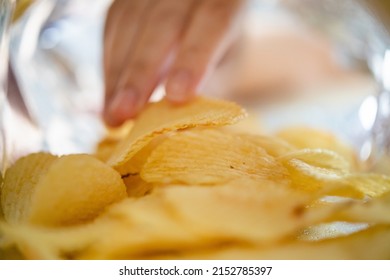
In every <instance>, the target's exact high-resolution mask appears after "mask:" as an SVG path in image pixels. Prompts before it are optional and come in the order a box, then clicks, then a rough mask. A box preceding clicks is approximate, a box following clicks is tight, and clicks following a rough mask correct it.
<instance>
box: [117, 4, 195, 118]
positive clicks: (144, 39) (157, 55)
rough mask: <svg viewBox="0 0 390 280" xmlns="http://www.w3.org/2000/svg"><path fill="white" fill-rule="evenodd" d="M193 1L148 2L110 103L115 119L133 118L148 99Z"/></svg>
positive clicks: (159, 77)
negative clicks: (145, 14) (135, 39)
mask: <svg viewBox="0 0 390 280" xmlns="http://www.w3.org/2000/svg"><path fill="white" fill-rule="evenodd" d="M192 3H193V1H192V0H164V1H155V2H153V5H149V7H148V9H149V10H148V14H147V16H146V18H145V25H144V26H143V28H142V29H141V30H140V33H139V34H138V36H137V45H136V47H135V49H134V52H133V53H132V54H131V56H130V57H128V60H127V64H126V69H124V71H123V72H122V74H121V78H120V81H119V83H118V88H117V92H116V93H115V97H114V102H113V103H112V104H111V105H112V107H110V113H111V116H110V118H111V121H112V122H113V123H115V124H116V123H118V124H120V123H122V122H123V121H125V120H126V119H129V118H133V117H134V116H135V115H137V113H138V112H139V111H140V110H141V109H142V108H143V107H144V105H145V104H146V102H147V101H148V99H149V97H150V95H151V94H152V92H153V90H154V89H155V87H156V86H157V84H158V82H159V81H160V79H161V75H162V69H163V66H164V64H165V63H166V60H167V58H168V57H169V54H170V53H171V51H172V49H173V47H174V45H175V42H176V41H177V40H178V38H179V37H180V34H181V32H182V30H183V27H184V25H185V23H186V20H187V16H188V13H189V11H190V8H191V5H192Z"/></svg>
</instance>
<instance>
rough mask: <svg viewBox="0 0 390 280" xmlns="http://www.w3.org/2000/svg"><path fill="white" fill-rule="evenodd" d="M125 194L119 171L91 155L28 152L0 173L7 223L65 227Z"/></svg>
mask: <svg viewBox="0 0 390 280" xmlns="http://www.w3.org/2000/svg"><path fill="white" fill-rule="evenodd" d="M125 196H126V189H125V186H124V184H123V181H122V180H121V177H120V175H119V173H118V172H116V171H115V170H113V169H112V168H111V167H109V166H107V165H105V164H104V163H102V162H100V161H99V160H97V159H96V158H94V157H92V156H89V155H81V154H80V155H68V156H63V157H60V158H56V157H55V156H51V155H49V154H31V155H29V156H27V157H25V158H22V159H21V160H19V161H18V162H16V164H15V165H13V166H12V167H10V168H9V169H8V170H7V171H6V174H5V182H4V185H3V189H2V208H3V211H4V215H5V218H6V220H7V221H8V222H10V223H19V222H30V223H34V224H41V225H65V224H72V223H77V222H80V221H84V220H88V219H91V218H94V217H95V216H96V215H97V214H99V213H100V212H101V211H102V210H103V209H104V208H105V207H106V206H107V205H109V204H111V203H113V202H116V201H119V200H121V199H123V198H124V197H125Z"/></svg>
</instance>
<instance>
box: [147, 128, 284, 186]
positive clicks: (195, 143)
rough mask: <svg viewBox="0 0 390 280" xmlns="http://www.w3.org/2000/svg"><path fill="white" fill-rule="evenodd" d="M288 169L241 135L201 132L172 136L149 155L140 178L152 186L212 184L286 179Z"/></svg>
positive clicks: (215, 131) (214, 131) (195, 131)
mask: <svg viewBox="0 0 390 280" xmlns="http://www.w3.org/2000/svg"><path fill="white" fill-rule="evenodd" d="M287 176H288V174H287V170H286V169H285V168H284V167H283V165H282V164H280V163H279V162H277V161H276V160H275V159H274V158H273V157H272V156H270V155H268V154H267V152H266V151H265V150H264V149H263V148H261V147H259V146H258V145H255V144H253V143H252V142H251V141H245V139H242V138H241V137H240V136H239V135H235V134H229V133H226V132H223V131H218V130H211V129H202V130H194V131H185V132H182V133H178V134H176V135H173V136H171V137H169V138H168V139H167V140H165V141H164V142H163V143H162V144H160V145H159V146H157V147H156V149H155V150H154V151H153V152H152V154H151V155H150V156H149V158H148V160H147V162H146V164H145V165H144V168H143V169H142V171H141V178H142V179H144V180H145V181H146V182H150V183H162V184H172V183H173V184H176V183H177V184H189V185H198V184H200V185H213V184H221V183H225V182H229V181H230V180H234V179H239V178H252V179H255V180H256V179H260V180H261V179H271V180H276V181H280V180H287V179H286V178H287Z"/></svg>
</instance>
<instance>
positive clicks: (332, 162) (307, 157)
mask: <svg viewBox="0 0 390 280" xmlns="http://www.w3.org/2000/svg"><path fill="white" fill-rule="evenodd" d="M279 159H280V160H281V161H283V162H287V163H288V164H290V165H292V166H297V167H298V168H300V167H301V165H300V162H303V163H305V165H302V171H303V172H307V173H308V174H309V175H310V174H311V170H310V169H307V170H305V169H306V167H305V166H307V165H310V166H313V167H318V168H320V169H321V170H323V171H324V176H327V174H329V175H330V176H331V177H333V176H334V175H335V176H336V177H340V176H343V175H345V174H346V173H348V172H349V171H350V165H349V163H348V161H346V160H345V159H344V158H343V157H342V156H340V155H339V154H337V153H335V152H333V151H331V150H325V149H302V150H298V151H293V152H290V153H288V154H285V155H283V156H280V157H279ZM315 173H317V172H315ZM333 174H334V175H333ZM313 175H318V176H321V174H313Z"/></svg>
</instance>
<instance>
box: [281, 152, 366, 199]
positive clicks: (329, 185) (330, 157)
mask: <svg viewBox="0 0 390 280" xmlns="http://www.w3.org/2000/svg"><path fill="white" fill-rule="evenodd" d="M278 160H279V161H280V162H281V163H282V164H283V165H284V166H285V167H286V168H287V169H288V170H289V173H290V177H291V185H292V186H293V187H294V188H297V189H300V190H305V191H309V192H317V191H321V192H323V193H324V195H325V194H326V195H342V196H351V197H354V198H362V197H363V196H364V195H363V194H362V192H361V191H359V190H357V189H356V188H355V187H353V186H349V185H343V186H342V187H341V186H340V187H337V186H336V185H334V184H333V183H334V182H337V181H338V180H341V179H343V178H344V177H345V176H347V175H348V174H349V172H350V169H349V163H348V162H347V161H346V160H345V159H344V158H343V157H341V156H340V155H338V154H337V153H335V152H333V151H330V150H324V149H303V150H298V151H294V152H291V153H288V154H286V155H284V156H280V157H278Z"/></svg>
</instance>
